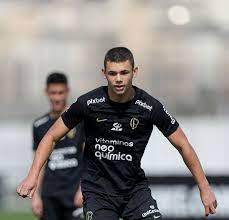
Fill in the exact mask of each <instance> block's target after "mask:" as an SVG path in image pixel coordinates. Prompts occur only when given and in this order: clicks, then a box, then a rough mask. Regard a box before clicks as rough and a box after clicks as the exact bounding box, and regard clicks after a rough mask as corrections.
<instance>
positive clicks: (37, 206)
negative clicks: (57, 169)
mask: <svg viewBox="0 0 229 220" xmlns="http://www.w3.org/2000/svg"><path fill="white" fill-rule="evenodd" d="M43 178H44V167H42V169H41V171H40V175H39V177H38V182H37V188H36V190H35V192H34V195H33V198H32V201H31V206H32V211H33V214H34V215H35V216H37V217H38V218H41V217H42V215H43V202H42V199H41V186H42V182H43Z"/></svg>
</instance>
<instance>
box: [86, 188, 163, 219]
mask: <svg viewBox="0 0 229 220" xmlns="http://www.w3.org/2000/svg"><path fill="white" fill-rule="evenodd" d="M84 217H85V219H90V218H91V219H93V220H107V219H111V220H118V219H119V218H122V219H123V220H140V219H148V220H149V219H162V216H161V213H160V211H159V210H158V207H157V202H156V200H154V199H153V198H152V196H151V191H150V189H149V188H144V189H141V190H138V191H136V192H135V193H133V194H132V195H129V196H104V195H102V194H98V193H94V192H85V193H84Z"/></svg>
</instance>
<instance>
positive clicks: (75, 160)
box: [31, 72, 84, 220]
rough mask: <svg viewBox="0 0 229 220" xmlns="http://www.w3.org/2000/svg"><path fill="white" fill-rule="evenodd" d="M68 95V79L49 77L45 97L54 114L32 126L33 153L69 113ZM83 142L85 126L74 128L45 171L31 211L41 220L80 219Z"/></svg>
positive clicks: (52, 156)
mask: <svg viewBox="0 0 229 220" xmlns="http://www.w3.org/2000/svg"><path fill="white" fill-rule="evenodd" d="M68 92H69V88H68V81H67V77H66V76H65V75H64V74H63V73H59V72H54V73H52V74H50V75H49V76H48V77H47V80H46V95H47V97H48V99H49V101H50V104H51V111H50V112H48V113H46V114H45V115H43V116H41V117H39V118H38V119H36V120H35V122H34V123H33V150H34V151H36V150H37V147H38V145H39V143H40V141H41V139H42V138H43V137H44V135H45V133H46V132H47V131H48V129H49V128H50V127H51V126H52V125H53V124H54V123H55V121H56V120H57V118H58V117H59V116H60V115H61V113H62V112H63V111H65V110H66V105H67V98H68ZM83 142H84V133H83V130H82V124H78V125H77V126H76V127H74V128H72V129H71V130H70V131H69V132H68V133H67V134H66V135H65V136H64V137H63V138H62V139H61V140H59V141H58V142H56V144H55V147H54V150H53V152H52V154H51V156H50V157H49V158H48V161H47V163H46V166H45V168H44V169H42V172H41V174H40V177H39V181H38V187H37V189H36V191H35V193H34V196H33V198H32V201H31V203H32V211H33V213H34V214H35V215H36V216H37V217H39V218H40V219H44V220H63V219H66V220H79V219H80V216H81V214H82V208H80V207H81V206H82V196H81V191H80V188H79V182H80V174H81V167H80V166H81V162H82V146H83ZM77 206H78V209H77Z"/></svg>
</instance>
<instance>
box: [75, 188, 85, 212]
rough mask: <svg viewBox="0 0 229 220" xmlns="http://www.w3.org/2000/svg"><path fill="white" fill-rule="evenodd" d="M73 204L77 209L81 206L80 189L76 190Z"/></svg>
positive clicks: (81, 196)
mask: <svg viewBox="0 0 229 220" xmlns="http://www.w3.org/2000/svg"><path fill="white" fill-rule="evenodd" d="M74 204H75V206H76V207H78V208H80V207H82V206H83V195H82V192H81V189H78V190H77V192H76V194H75V197H74Z"/></svg>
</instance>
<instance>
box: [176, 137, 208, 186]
mask: <svg viewBox="0 0 229 220" xmlns="http://www.w3.org/2000/svg"><path fill="white" fill-rule="evenodd" d="M178 149H179V152H180V154H181V156H182V158H183V160H184V162H185V164H186V166H187V167H188V169H189V170H190V172H191V173H192V175H193V177H194V179H195V181H196V183H197V184H198V187H199V188H200V189H203V188H205V187H207V186H209V183H208V181H207V178H206V176H205V173H204V171H203V168H202V166H201V163H200V160H199V158H198V156H197V154H196V152H195V151H194V149H193V147H192V146H191V145H190V143H189V142H188V141H187V142H186V143H185V146H182V147H180V148H178Z"/></svg>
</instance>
